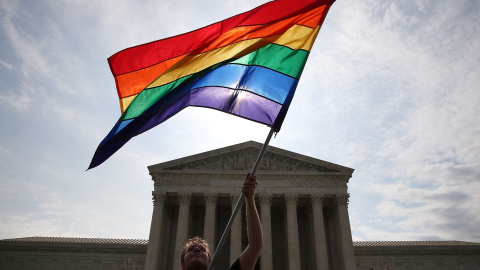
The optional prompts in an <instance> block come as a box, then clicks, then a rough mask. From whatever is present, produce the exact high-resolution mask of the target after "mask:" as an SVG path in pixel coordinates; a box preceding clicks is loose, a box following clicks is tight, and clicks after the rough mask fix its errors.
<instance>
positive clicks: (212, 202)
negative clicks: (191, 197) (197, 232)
mask: <svg viewBox="0 0 480 270" xmlns="http://www.w3.org/2000/svg"><path fill="white" fill-rule="evenodd" d="M204 196H205V223H204V226H203V239H205V240H207V242H208V246H209V248H210V251H211V252H215V207H216V206H217V194H216V193H205V194H204Z"/></svg>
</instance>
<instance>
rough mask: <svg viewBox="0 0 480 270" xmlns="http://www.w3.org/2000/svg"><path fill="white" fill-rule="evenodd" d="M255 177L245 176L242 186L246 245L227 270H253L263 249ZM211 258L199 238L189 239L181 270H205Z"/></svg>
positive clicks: (205, 245)
mask: <svg viewBox="0 0 480 270" xmlns="http://www.w3.org/2000/svg"><path fill="white" fill-rule="evenodd" d="M257 184H258V182H257V177H256V176H254V175H251V174H250V173H248V174H247V177H246V179H245V181H244V182H243V186H242V193H243V194H244V195H245V205H246V217H247V238H248V245H247V247H246V248H245V250H244V251H243V252H242V254H240V257H239V258H238V259H237V260H236V261H235V262H234V263H233V264H232V266H231V267H230V269H229V270H253V268H254V267H255V264H256V263H257V260H258V257H259V256H260V253H261V251H262V248H263V233H262V226H261V224H260V218H259V217H258V212H257V208H256V206H255V188H256V187H257ZM211 260H212V256H211V254H210V250H209V249H208V244H207V242H206V241H205V240H203V239H202V238H200V237H193V238H190V239H189V240H188V241H187V243H186V244H185V246H184V247H183V251H182V255H181V263H182V270H207V269H208V266H209V265H210V262H211Z"/></svg>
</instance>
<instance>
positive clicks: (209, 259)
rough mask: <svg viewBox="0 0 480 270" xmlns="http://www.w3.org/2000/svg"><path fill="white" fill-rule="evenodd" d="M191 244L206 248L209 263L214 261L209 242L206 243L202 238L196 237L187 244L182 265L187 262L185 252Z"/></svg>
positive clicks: (184, 248) (183, 252)
mask: <svg viewBox="0 0 480 270" xmlns="http://www.w3.org/2000/svg"><path fill="white" fill-rule="evenodd" d="M191 244H201V245H203V246H204V247H205V249H206V250H207V253H208V261H211V260H212V254H211V253H210V249H209V248H208V243H207V241H205V240H204V239H203V238H201V237H200V236H195V237H192V238H190V239H188V240H187V243H185V246H183V250H182V255H181V257H180V258H181V262H182V264H183V263H184V262H185V252H186V250H187V248H188V247H189V246H190V245H191Z"/></svg>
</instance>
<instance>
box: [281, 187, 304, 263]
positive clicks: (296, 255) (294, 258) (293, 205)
mask: <svg viewBox="0 0 480 270" xmlns="http://www.w3.org/2000/svg"><path fill="white" fill-rule="evenodd" d="M297 200H298V195H297V194H294V193H290V194H285V206H286V208H287V241H288V269H289V270H296V269H301V267H300V243H299V240H298V224H297Z"/></svg>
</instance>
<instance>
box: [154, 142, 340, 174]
mask: <svg viewBox="0 0 480 270" xmlns="http://www.w3.org/2000/svg"><path fill="white" fill-rule="evenodd" d="M258 151H259V150H258V149H256V148H253V147H251V148H246V149H242V150H238V151H234V152H230V153H227V154H221V155H218V156H214V157H207V158H205V159H202V160H196V161H192V162H189V163H185V164H180V165H176V166H172V167H169V168H165V169H164V170H177V171H188V170H215V171H218V170H241V171H247V170H250V169H251V168H253V165H254V163H255V161H256V159H257V155H258ZM258 169H259V170H268V171H296V172H338V171H336V170H333V169H330V168H325V167H323V166H319V165H316V164H312V163H308V162H305V161H302V160H297V159H294V158H291V157H287V156H283V155H278V154H275V153H271V152H268V151H267V152H266V153H265V154H264V155H263V157H262V159H261V160H260V163H259V164H258ZM153 177H155V176H153Z"/></svg>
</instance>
